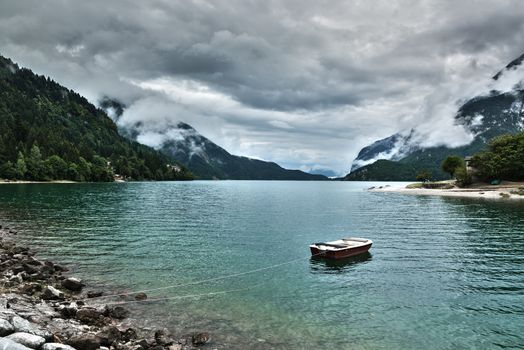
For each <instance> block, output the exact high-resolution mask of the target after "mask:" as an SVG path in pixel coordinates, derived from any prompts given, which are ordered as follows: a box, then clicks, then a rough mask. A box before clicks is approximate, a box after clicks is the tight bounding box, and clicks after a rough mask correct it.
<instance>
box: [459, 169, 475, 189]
mask: <svg viewBox="0 0 524 350" xmlns="http://www.w3.org/2000/svg"><path fill="white" fill-rule="evenodd" d="M455 178H456V179H457V184H458V185H459V186H460V187H465V186H468V185H471V183H472V182H473V178H472V176H471V174H470V173H469V172H468V170H467V169H466V166H465V165H463V166H461V167H458V168H457V169H455Z"/></svg>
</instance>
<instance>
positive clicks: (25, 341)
mask: <svg viewBox="0 0 524 350" xmlns="http://www.w3.org/2000/svg"><path fill="white" fill-rule="evenodd" d="M7 339H11V340H13V341H15V342H17V343H19V344H22V345H25V346H27V347H29V348H31V349H38V348H39V347H40V346H42V344H44V343H45V339H44V338H42V337H40V336H38V335H34V334H29V333H24V332H17V333H13V334H11V335H8V336H7Z"/></svg>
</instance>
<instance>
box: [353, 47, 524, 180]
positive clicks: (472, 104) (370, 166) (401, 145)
mask: <svg viewBox="0 0 524 350" xmlns="http://www.w3.org/2000/svg"><path fill="white" fill-rule="evenodd" d="M523 61H524V55H522V56H520V57H519V58H517V59H515V60H513V61H512V62H511V63H509V64H508V65H507V66H506V67H505V68H504V69H503V70H502V71H500V72H498V73H497V74H496V75H495V76H494V77H493V79H494V80H497V79H500V77H501V76H502V75H503V74H504V73H506V72H508V71H510V70H514V69H517V68H518V67H519V66H520V65H521V64H522V63H523ZM522 78H523V79H524V76H523V77H522ZM455 123H456V124H457V125H463V126H464V127H465V129H466V130H468V131H469V132H470V133H471V134H472V135H474V138H473V141H472V142H471V143H469V144H468V145H465V146H461V147H455V148H450V147H446V146H439V147H429V148H423V147H421V146H420V144H418V141H417V138H416V137H413V136H414V133H415V131H414V130H413V129H412V130H410V131H407V132H401V133H397V134H394V135H392V136H390V137H387V138H385V139H382V140H379V141H376V142H374V143H373V144H371V145H370V146H367V147H364V148H363V149H362V150H361V151H360V152H359V154H358V156H357V158H356V159H355V160H354V161H353V163H352V166H351V172H350V173H349V174H348V175H346V177H345V178H344V179H345V180H360V181H363V180H377V181H379V180H386V179H389V178H391V177H392V176H393V175H392V174H390V171H392V170H393V168H392V165H391V163H395V164H396V165H395V171H398V172H399V174H402V176H400V178H399V180H414V179H415V177H416V175H417V173H418V172H419V171H421V170H423V169H426V170H429V171H431V172H432V174H433V178H434V179H445V178H447V177H448V175H447V174H445V173H444V172H443V171H442V170H441V169H440V164H441V163H442V161H443V160H444V159H445V158H446V157H447V156H450V155H458V156H462V157H464V156H468V155H473V154H474V153H477V152H478V151H480V150H481V149H483V148H484V147H485V146H486V145H487V143H488V142H489V140H491V139H492V138H493V137H495V136H499V135H502V134H507V133H517V132H520V131H522V130H524V88H523V86H522V84H517V85H516V86H515V87H514V88H513V89H512V91H509V92H499V91H491V92H490V94H489V95H487V96H477V97H474V98H472V99H470V100H469V101H467V102H466V103H464V104H463V105H462V106H461V107H460V108H459V109H458V112H457V114H456V115H455ZM378 160H387V162H383V161H381V162H377V161H378ZM394 177H399V176H397V175H395V176H394Z"/></svg>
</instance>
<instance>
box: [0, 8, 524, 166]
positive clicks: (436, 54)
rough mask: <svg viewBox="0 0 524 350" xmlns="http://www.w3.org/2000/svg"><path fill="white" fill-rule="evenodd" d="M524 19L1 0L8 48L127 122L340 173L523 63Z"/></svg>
mask: <svg viewBox="0 0 524 350" xmlns="http://www.w3.org/2000/svg"><path fill="white" fill-rule="evenodd" d="M522 18H524V6H521V3H520V1H518V0H514V1H510V0H507V1H506V0H502V1H497V2H493V1H472V0H469V1H460V2H456V1H424V2H421V1H408V0H406V1H369V2H346V1H338V2H335V1H235V0H228V1H204V0H195V1H167V0H165V1H164V0H154V1H109V2H108V1H101V0H93V1H88V2H73V1H58V0H48V1H45V2H44V1H36V0H35V1H24V0H21V1H7V0H4V1H1V2H0V45H1V48H2V49H1V50H2V52H1V53H2V54H4V55H6V56H9V57H11V58H12V59H14V60H15V61H17V62H19V63H20V64H22V65H24V66H28V67H31V68H32V69H33V70H35V71H37V72H39V73H44V74H48V75H50V76H52V77H53V78H55V79H56V80H58V81H59V82H61V83H63V84H65V85H67V86H68V87H71V88H74V89H76V90H78V91H80V92H81V93H83V94H85V95H86V96H87V97H88V98H90V99H91V100H92V101H97V100H98V99H99V98H100V97H102V96H110V97H114V98H118V99H121V100H122V101H123V102H124V103H126V104H127V105H128V106H130V107H129V114H128V116H127V117H126V116H124V117H126V118H127V119H128V120H130V121H131V120H133V121H136V120H140V121H141V122H143V125H146V126H147V125H151V128H153V127H154V128H158V127H159V125H160V128H161V125H162V123H166V124H165V125H170V124H169V123H172V121H173V120H185V121H187V122H189V123H192V124H195V126H196V127H197V128H199V129H201V130H202V131H204V133H206V134H207V135H209V136H211V138H213V139H214V140H216V141H217V142H218V143H219V144H221V145H224V146H226V148H228V149H229V150H231V151H233V152H239V153H242V154H246V155H253V156H258V157H261V158H266V159H272V160H276V161H279V162H281V163H284V164H302V165H304V166H307V165H311V164H317V165H318V164H321V165H326V166H330V167H334V168H336V169H337V170H339V171H343V170H345V169H347V168H348V167H349V163H350V161H351V158H352V157H353V156H354V155H355V153H356V152H357V151H358V149H359V147H361V146H363V145H364V143H366V142H369V141H372V140H373V139H375V138H378V137H383V136H387V134H388V133H390V132H395V131H397V130H399V129H402V128H409V127H411V126H412V125H413V124H417V123H424V122H427V121H430V122H432V121H433V120H434V119H432V118H435V115H438V117H439V118H452V113H451V112H450V113H451V115H448V116H444V115H440V114H438V113H437V114H435V113H434V111H436V110H440V109H442V108H440V107H442V106H446V110H447V109H448V107H450V106H452V103H453V102H454V101H453V99H454V98H456V96H451V95H449V94H448V95H446V94H441V93H440V92H439V91H450V92H451V91H455V90H454V89H453V88H450V87H455V88H456V87H460V86H461V84H464V85H465V86H468V85H472V84H477V83H478V81H479V80H480V79H483V78H484V77H489V76H491V75H493V74H494V73H495V72H497V71H498V70H499V69H500V68H502V67H503V66H504V65H505V64H506V63H507V62H509V61H510V60H512V59H513V58H515V57H517V56H518V55H520V54H521V53H522V51H524V21H522ZM456 90H457V91H463V90H464V89H460V88H457V89H456ZM460 97H464V96H460ZM437 106H438V108H437ZM450 110H452V108H450ZM126 118H123V120H124V121H125V120H127V119H126ZM450 120H451V119H450ZM444 125H447V124H445V123H444ZM462 137H463V135H462V134H461V133H460V132H458V133H457V134H456V135H455V134H453V133H452V135H451V136H449V137H448V138H452V139H453V138H455V139H457V140H458V141H460V138H462ZM437 139H438V138H437ZM437 139H436V141H435V142H437V143H438V142H439V141H438V140H437ZM458 141H457V142H458Z"/></svg>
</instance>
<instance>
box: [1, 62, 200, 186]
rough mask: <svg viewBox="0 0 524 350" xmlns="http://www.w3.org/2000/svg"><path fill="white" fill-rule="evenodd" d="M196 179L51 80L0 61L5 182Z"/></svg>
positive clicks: (2, 154) (79, 97)
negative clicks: (126, 134) (119, 130)
mask: <svg viewBox="0 0 524 350" xmlns="http://www.w3.org/2000/svg"><path fill="white" fill-rule="evenodd" d="M114 174H119V175H121V176H122V177H124V178H126V179H133V180H144V179H150V180H177V179H191V178H192V175H191V173H190V172H189V171H188V170H187V169H186V168H185V167H183V166H180V165H179V164H176V163H175V162H174V161H171V160H170V158H168V157H167V156H165V155H162V154H161V153H159V152H158V151H155V150H154V149H152V148H150V147H147V146H144V145H141V144H139V143H137V142H134V141H131V140H128V139H126V138H124V137H122V136H121V135H119V134H118V131H117V127H116V125H115V123H114V122H113V121H112V120H111V119H110V118H109V117H108V116H107V115H106V113H105V112H104V111H102V110H100V109H98V108H96V107H95V106H94V105H93V104H91V103H89V102H88V101H87V100H86V99H85V98H84V97H82V96H80V95H79V94H78V93H76V92H74V91H72V90H69V89H67V88H65V87H63V86H61V85H59V84H58V83H56V82H54V81H53V80H51V79H50V78H46V77H44V76H40V75H36V74H34V73H33V72H32V71H31V70H29V69H24V68H19V67H18V66H17V65H16V64H14V63H13V62H12V61H11V60H9V59H7V58H4V57H2V56H0V178H7V179H18V180H53V179H69V180H75V181H113V178H114Z"/></svg>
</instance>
